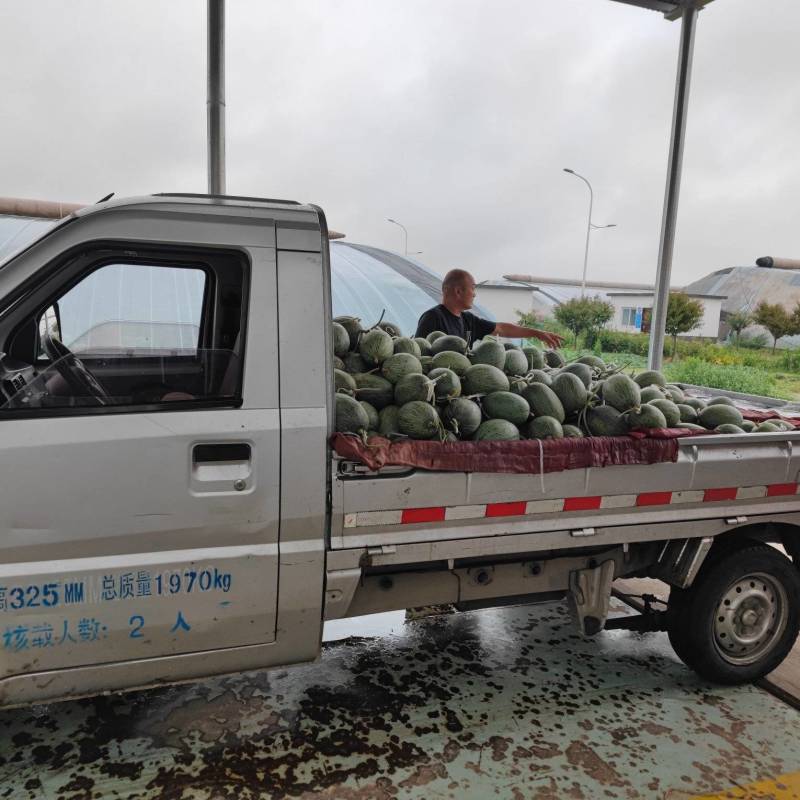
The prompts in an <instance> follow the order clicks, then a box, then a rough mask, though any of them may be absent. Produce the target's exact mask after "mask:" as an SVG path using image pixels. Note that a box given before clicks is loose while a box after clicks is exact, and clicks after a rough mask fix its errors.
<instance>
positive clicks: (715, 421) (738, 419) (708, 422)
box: [697, 403, 743, 430]
mask: <svg viewBox="0 0 800 800" xmlns="http://www.w3.org/2000/svg"><path fill="white" fill-rule="evenodd" d="M697 419H698V422H699V423H700V424H701V425H702V426H703V427H704V428H708V429H709V430H714V429H715V428H718V427H719V426H720V425H738V426H739V427H741V425H742V420H743V417H742V412H741V411H739V409H738V408H734V407H733V406H729V405H726V404H725V403H713V404H712V405H708V406H706V407H705V408H704V409H703V410H702V411H701V412H700V413H699V414H698V415H697Z"/></svg>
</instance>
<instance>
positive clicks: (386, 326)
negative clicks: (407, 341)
mask: <svg viewBox="0 0 800 800" xmlns="http://www.w3.org/2000/svg"><path fill="white" fill-rule="evenodd" d="M377 327H378V328H380V329H381V330H382V331H386V333H388V334H389V336H391V337H392V338H393V339H395V338H397V337H398V336H402V335H403V331H401V330H400V326H399V325H395V324H394V322H379V323H378V325H377Z"/></svg>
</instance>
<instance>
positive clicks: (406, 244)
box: [386, 219, 408, 255]
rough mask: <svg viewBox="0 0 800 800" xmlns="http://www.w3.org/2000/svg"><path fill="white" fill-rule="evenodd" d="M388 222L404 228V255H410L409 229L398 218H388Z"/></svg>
mask: <svg viewBox="0 0 800 800" xmlns="http://www.w3.org/2000/svg"><path fill="white" fill-rule="evenodd" d="M386 221H387V222H391V223H392V224H393V225H397V226H399V227H401V228H402V229H403V234H404V235H405V238H404V240H403V241H404V243H405V244H404V245H403V253H404V255H408V231H407V230H406V226H405V225H403V223H402V222H398V221H397V220H396V219H387V220H386Z"/></svg>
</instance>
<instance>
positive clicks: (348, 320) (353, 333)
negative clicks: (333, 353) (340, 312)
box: [333, 317, 363, 350]
mask: <svg viewBox="0 0 800 800" xmlns="http://www.w3.org/2000/svg"><path fill="white" fill-rule="evenodd" d="M333 321H334V322H335V323H337V324H338V325H341V326H342V327H343V328H344V329H345V330H346V331H347V336H348V338H349V340H350V349H351V350H357V349H358V340H359V339H360V338H361V334H362V333H363V331H362V328H361V320H360V319H359V318H358V317H334V318H333Z"/></svg>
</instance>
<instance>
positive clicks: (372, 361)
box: [358, 328, 394, 367]
mask: <svg viewBox="0 0 800 800" xmlns="http://www.w3.org/2000/svg"><path fill="white" fill-rule="evenodd" d="M358 352H359V353H361V358H363V359H364V361H366V362H367V364H368V365H369V366H371V367H376V366H380V365H381V364H383V362H384V361H386V359H387V358H389V356H390V355H392V353H394V343H393V342H392V337H391V336H389V334H388V333H386V331H383V330H381V329H380V328H373V329H372V330H371V331H367V332H366V333H365V334H364V335H363V336H362V337H361V341H360V342H359V344H358Z"/></svg>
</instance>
